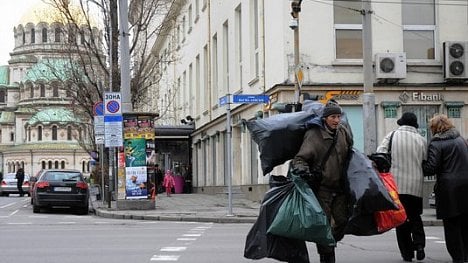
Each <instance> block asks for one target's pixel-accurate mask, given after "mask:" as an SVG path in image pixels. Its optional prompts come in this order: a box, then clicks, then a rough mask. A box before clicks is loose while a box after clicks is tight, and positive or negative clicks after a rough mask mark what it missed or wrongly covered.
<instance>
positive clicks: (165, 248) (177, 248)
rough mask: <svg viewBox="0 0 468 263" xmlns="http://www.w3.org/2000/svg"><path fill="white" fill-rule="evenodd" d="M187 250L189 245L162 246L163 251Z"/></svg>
mask: <svg viewBox="0 0 468 263" xmlns="http://www.w3.org/2000/svg"><path fill="white" fill-rule="evenodd" d="M185 250H187V247H163V248H161V251H165V252H178V251H185Z"/></svg>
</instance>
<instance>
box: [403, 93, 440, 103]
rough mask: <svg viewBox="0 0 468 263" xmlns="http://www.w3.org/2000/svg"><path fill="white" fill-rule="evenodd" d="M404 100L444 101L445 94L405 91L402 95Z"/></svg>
mask: <svg viewBox="0 0 468 263" xmlns="http://www.w3.org/2000/svg"><path fill="white" fill-rule="evenodd" d="M399 98H400V100H401V101H402V102H405V103H406V102H408V101H409V100H411V101H443V100H444V95H442V94H441V93H424V92H406V91H403V92H402V93H401V94H400V96H399Z"/></svg>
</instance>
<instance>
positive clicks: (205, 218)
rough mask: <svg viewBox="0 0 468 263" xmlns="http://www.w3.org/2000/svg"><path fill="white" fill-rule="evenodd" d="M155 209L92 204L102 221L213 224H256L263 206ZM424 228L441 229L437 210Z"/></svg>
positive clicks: (181, 201)
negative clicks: (119, 208) (437, 227)
mask: <svg viewBox="0 0 468 263" xmlns="http://www.w3.org/2000/svg"><path fill="white" fill-rule="evenodd" d="M155 204H156V209H153V210H117V209H116V207H117V206H116V203H115V202H112V203H111V208H108V203H103V202H102V201H100V200H97V201H93V202H92V209H93V210H94V211H95V214H96V215H97V216H100V217H106V218H116V219H137V220H160V221H191V222H213V223H254V222H255V221H256V220H257V216H258V214H259V211H260V203H258V202H253V201H250V200H247V199H245V198H242V197H241V195H236V194H233V198H232V206H231V207H232V214H229V212H230V211H229V205H228V196H227V194H217V195H208V194H173V195H171V196H170V197H167V196H165V195H164V194H159V195H158V196H157V198H156V202H155ZM422 219H423V222H424V225H425V226H441V225H442V220H437V219H436V215H435V209H433V208H428V209H424V212H423V216H422Z"/></svg>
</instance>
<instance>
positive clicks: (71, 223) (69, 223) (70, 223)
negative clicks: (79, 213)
mask: <svg viewBox="0 0 468 263" xmlns="http://www.w3.org/2000/svg"><path fill="white" fill-rule="evenodd" d="M58 224H61V225H73V224H76V222H58Z"/></svg>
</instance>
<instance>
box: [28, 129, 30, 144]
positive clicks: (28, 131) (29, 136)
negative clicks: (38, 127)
mask: <svg viewBox="0 0 468 263" xmlns="http://www.w3.org/2000/svg"><path fill="white" fill-rule="evenodd" d="M30 141H31V127H28V142H30Z"/></svg>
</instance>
